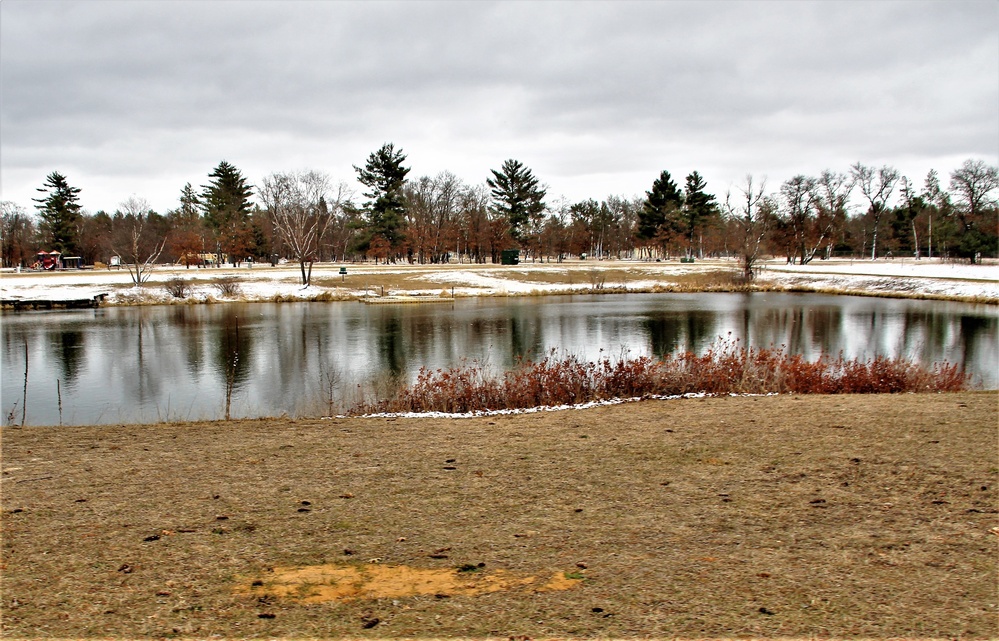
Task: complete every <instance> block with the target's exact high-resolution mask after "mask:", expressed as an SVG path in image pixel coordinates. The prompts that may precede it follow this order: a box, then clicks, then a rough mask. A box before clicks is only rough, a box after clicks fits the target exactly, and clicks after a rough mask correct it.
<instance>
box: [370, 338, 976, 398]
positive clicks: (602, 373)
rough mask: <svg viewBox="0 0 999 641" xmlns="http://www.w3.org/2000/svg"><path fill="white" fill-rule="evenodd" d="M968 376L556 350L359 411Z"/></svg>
mask: <svg viewBox="0 0 999 641" xmlns="http://www.w3.org/2000/svg"><path fill="white" fill-rule="evenodd" d="M968 380H969V378H968V375H967V374H966V373H965V372H964V371H963V370H962V369H961V368H960V367H959V366H958V365H952V364H949V363H942V364H936V365H934V366H932V367H926V366H924V365H920V364H918V363H914V362H911V361H908V360H905V359H902V358H888V357H885V356H877V357H875V358H873V359H869V360H860V359H846V358H844V357H843V355H842V354H840V355H839V356H837V357H835V358H834V357H831V356H829V355H822V356H821V357H820V358H818V359H816V360H814V361H809V360H806V359H805V358H804V357H802V356H801V355H798V354H788V353H787V352H786V351H785V350H784V348H783V347H780V348H764V349H757V348H746V347H740V346H738V344H737V341H732V342H725V343H722V344H721V345H720V346H718V347H714V348H712V349H710V350H708V351H707V352H706V353H704V354H702V355H697V354H694V353H692V352H685V353H682V354H677V355H670V356H666V357H664V358H662V359H654V358H650V357H644V356H643V357H640V358H626V357H621V358H618V359H617V360H612V359H610V358H604V359H603V360H600V361H597V362H587V361H582V360H580V359H579V358H577V357H575V356H558V355H556V354H555V353H554V351H553V352H551V353H549V355H548V356H546V357H545V358H544V359H542V360H540V361H537V362H533V361H525V362H523V363H522V364H521V365H520V366H519V367H518V368H517V369H515V370H513V371H509V372H506V373H504V374H500V375H495V374H491V373H490V372H488V371H487V370H486V369H485V368H483V367H482V366H481V365H480V364H478V363H472V364H467V365H462V366H458V367H453V368H450V369H437V370H429V369H426V368H424V369H421V370H420V373H419V374H418V376H417V379H416V381H415V382H414V383H413V384H412V385H409V386H404V387H402V388H400V389H399V390H398V391H397V392H396V393H395V395H394V396H393V397H392V398H390V399H388V400H384V401H378V402H373V403H362V404H359V405H357V406H355V407H354V408H353V409H352V411H351V413H352V414H365V413H374V412H452V413H464V412H474V411H479V410H500V409H518V408H527V407H545V406H557V405H568V404H574V403H586V402H590V401H600V400H608V399H614V398H636V397H651V396H673V395H679V394H689V393H698V392H703V393H707V394H712V395H723V394H771V393H778V394H786V393H794V394H898V393H903V392H955V391H961V390H964V389H967V386H968Z"/></svg>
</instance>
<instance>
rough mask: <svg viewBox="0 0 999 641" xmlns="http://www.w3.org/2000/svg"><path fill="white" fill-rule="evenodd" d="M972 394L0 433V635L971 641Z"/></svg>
mask: <svg viewBox="0 0 999 641" xmlns="http://www.w3.org/2000/svg"><path fill="white" fill-rule="evenodd" d="M997 418H999V396H997V395H996V394H995V393H994V392H975V393H956V394H921V395H871V396H859V395H854V396H794V395H785V396H777V397H729V398H705V399H684V400H679V401H644V402H639V403H630V404H625V405H618V406H611V407H603V408H596V409H591V410H586V411H566V412H557V413H556V412H553V413H537V414H525V415H512V416H501V417H483V418H477V419H467V420H444V419H402V418H399V419H391V418H389V419H333V420H297V421H296V420H288V419H267V420H253V421H233V422H227V423H223V422H217V423H200V424H193V423H192V424H164V425H144V426H128V425H119V426H86V427H62V428H58V427H46V428H31V427H26V428H11V427H7V428H4V429H3V433H2V434H3V474H2V479H3V481H2V484H0V488H2V491H3V495H2V499H3V514H2V526H3V548H2V552H3V553H2V577H3V586H2V587H3V594H2V614H3V619H2V633H3V637H4V638H17V637H36V638H39V637H49V638H51V637H125V638H148V637H166V638H171V637H197V638H206V637H209V636H212V635H220V636H222V637H229V638H257V637H262V638H273V637H295V638H301V637H326V638H329V637H334V638H336V637H352V638H366V637H502V638H508V637H511V636H515V637H531V638H544V637H562V638H564V637H599V638H607V637H669V638H675V637H746V636H752V637H764V638H776V637H782V638H783V637H815V636H818V637H823V638H828V637H843V638H860V637H864V638H885V637H910V638H911V637H919V638H983V639H984V638H996V637H997V636H999V623H997V620H999V619H997V617H999V609H997V603H999V594H997V582H996V576H997V569H999V562H997V558H999V557H997V545H999V536H997V532H999V529H997V527H999V510H997V492H996V488H997V484H999V463H997V457H996V453H997V446H999V436H997V429H996V428H997Z"/></svg>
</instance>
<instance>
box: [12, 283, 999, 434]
mask: <svg viewBox="0 0 999 641" xmlns="http://www.w3.org/2000/svg"><path fill="white" fill-rule="evenodd" d="M997 329H999V309H997V308H996V307H994V306H992V307H990V306H983V305H970V304H959V303H943V302H933V301H898V300H879V299H875V298H851V297H832V296H821V295H807V294H707V295H680V294H664V295H607V296H574V297H553V298H547V299H545V298H525V299H483V300H463V301H456V302H455V303H454V304H435V305H401V306H388V305H380V306H365V305H362V304H360V303H331V304H322V303H313V304H308V303H303V304H281V305H269V304H246V305H239V304H237V305H213V306H177V307H160V308H149V307H146V308H134V309H128V308H108V309H98V310H86V311H75V312H20V313H4V315H3V332H2V340H0V350H2V351H0V355H2V359H3V363H2V374H3V380H2V403H3V411H4V413H5V414H6V413H8V412H9V410H10V409H11V408H12V405H13V404H14V403H15V402H16V401H18V400H19V399H20V398H21V395H22V392H23V390H22V386H23V370H24V346H25V344H27V345H28V348H29V361H30V372H31V374H30V376H29V391H28V399H29V403H28V405H29V407H28V421H29V422H30V423H34V424H45V423H49V424H51V423H57V422H58V421H59V416H58V413H57V408H56V397H57V392H56V389H55V386H56V382H55V381H56V380H58V381H60V382H61V385H62V400H63V407H64V416H63V420H64V422H66V423H91V422H103V423H109V422H124V421H156V420H168V419H170V420H178V419H201V418H218V417H220V416H222V415H223V412H224V406H225V398H226V391H227V389H228V390H231V400H232V408H231V411H232V414H233V415H234V416H259V415H276V414H291V415H294V414H298V413H317V412H319V411H328V408H329V406H330V404H331V403H332V402H333V401H334V400H335V401H336V402H337V403H349V402H350V401H351V400H352V399H353V398H356V395H357V394H359V393H361V392H367V393H370V389H369V388H368V387H367V386H368V384H369V383H370V382H371V381H374V380H383V379H386V378H389V379H391V378H395V379H398V378H402V379H412V378H413V377H414V376H415V375H416V372H418V370H419V369H420V368H421V367H428V368H431V369H435V368H439V367H449V366H452V365H455V364H458V363H461V362H471V361H475V362H478V363H480V364H482V365H483V366H484V367H487V368H491V369H494V370H497V371H498V370H502V369H506V368H509V367H512V366H514V365H515V364H516V362H517V361H518V360H519V359H520V358H527V359H537V358H541V357H543V356H544V355H546V354H547V353H548V352H549V351H551V350H555V351H556V352H559V353H565V354H574V355H576V356H579V357H580V358H584V359H588V360H596V359H599V358H602V357H605V356H610V357H616V356H618V355H619V354H622V353H627V354H628V355H630V356H633V357H634V356H643V355H650V356H662V355H664V354H670V353H673V352H677V351H694V352H699V353H700V352H703V351H704V350H706V349H707V348H708V347H710V346H711V345H712V344H713V343H716V342H717V341H718V340H719V339H727V340H733V341H734V340H738V341H739V343H740V344H742V345H747V346H754V347H770V346H785V347H786V349H788V350H789V351H791V352H794V353H800V354H802V355H804V356H805V357H807V358H816V357H818V356H819V355H820V354H822V353H827V354H830V355H833V356H836V355H838V354H840V353H842V354H843V355H844V356H845V357H847V358H852V357H861V358H870V357H873V356H874V355H877V354H883V355H887V356H904V357H907V358H912V359H915V360H919V361H921V362H923V363H927V364H929V363H933V362H938V361H943V360H946V361H950V362H957V363H962V364H963V365H964V366H965V367H966V368H967V369H968V370H969V371H971V372H972V373H973V375H974V376H975V379H976V381H977V382H979V383H981V384H983V385H984V386H985V387H988V388H995V387H997V383H999V381H997V372H996V368H997V361H999V357H997V334H999V332H997ZM19 413H20V412H18V414H19Z"/></svg>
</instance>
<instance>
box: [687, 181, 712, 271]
mask: <svg viewBox="0 0 999 641" xmlns="http://www.w3.org/2000/svg"><path fill="white" fill-rule="evenodd" d="M705 187H707V183H706V182H704V178H702V177H701V175H700V174H699V173H697V172H696V171H695V172H691V173H690V175H688V176H687V184H686V185H685V186H684V190H683V191H684V194H683V209H682V210H681V212H682V216H681V225H682V230H683V234H684V236H686V237H687V256H691V255H692V254H693V253H694V238H695V236H697V234H698V233H699V232H701V231H702V230H703V229H704V227H705V225H707V224H708V223H710V222H711V221H712V220H713V219H715V218H717V217H718V203H716V202H715V197H714V196H713V195H711V194H709V193H707V192H705V191H704V188H705Z"/></svg>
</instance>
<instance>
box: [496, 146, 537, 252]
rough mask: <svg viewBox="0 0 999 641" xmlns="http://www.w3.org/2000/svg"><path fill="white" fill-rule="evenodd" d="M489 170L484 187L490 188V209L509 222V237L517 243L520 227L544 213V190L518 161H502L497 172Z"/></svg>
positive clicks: (521, 228)
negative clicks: (491, 205) (488, 176)
mask: <svg viewBox="0 0 999 641" xmlns="http://www.w3.org/2000/svg"><path fill="white" fill-rule="evenodd" d="M491 171H492V174H493V177H492V178H488V179H486V184H487V185H489V187H490V188H491V189H492V194H493V203H494V205H493V206H494V209H495V211H496V212H497V213H499V214H501V215H503V216H504V217H506V218H507V220H509V221H510V235H511V236H512V237H513V238H514V240H517V241H520V240H521V237H522V236H523V227H524V225H526V224H527V223H528V222H529V221H530V220H531V218H532V217H537V216H539V215H540V214H541V213H542V212H543V211H544V210H545V203H544V202H543V201H544V198H545V194H546V193H547V191H546V190H545V189H543V188H541V187H540V186H539V185H538V179H537V178H535V177H534V174H533V173H531V170H530V169H528V168H527V167H525V166H524V165H523V164H522V163H521V162H520V161H517V160H513V159H510V160H506V161H504V162H503V166H502V167H501V168H500V170H499V171H496V170H495V169H492V170H491Z"/></svg>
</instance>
